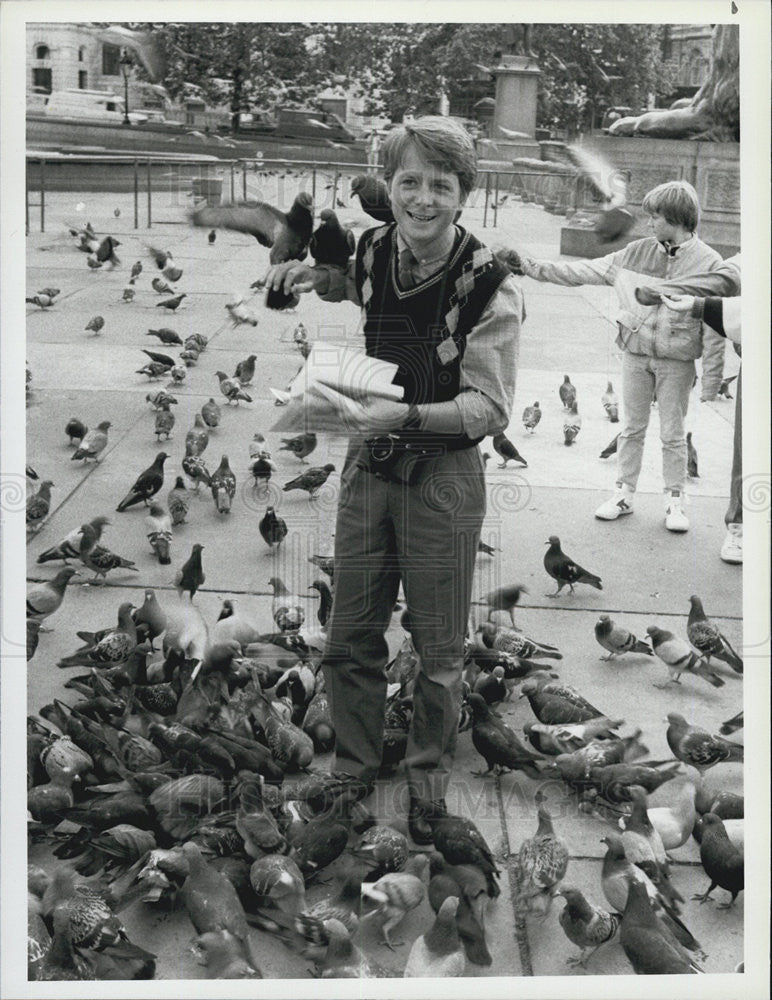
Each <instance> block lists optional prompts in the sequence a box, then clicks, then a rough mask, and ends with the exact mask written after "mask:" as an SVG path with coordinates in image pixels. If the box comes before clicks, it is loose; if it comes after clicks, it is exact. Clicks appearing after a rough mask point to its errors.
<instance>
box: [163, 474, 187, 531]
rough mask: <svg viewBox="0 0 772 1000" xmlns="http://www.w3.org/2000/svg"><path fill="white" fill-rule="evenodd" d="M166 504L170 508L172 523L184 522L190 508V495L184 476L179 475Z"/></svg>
mask: <svg viewBox="0 0 772 1000" xmlns="http://www.w3.org/2000/svg"><path fill="white" fill-rule="evenodd" d="M166 505H167V507H168V508H169V514H170V515H171V519H172V524H184V523H185V518H186V517H187V516H188V510H189V509H190V497H189V495H188V491H187V489H186V488H185V483H184V482H183V479H182V476H177V478H176V480H175V482H174V486H173V487H172V488H171V489H170V490H169V495H168V497H167V499H166Z"/></svg>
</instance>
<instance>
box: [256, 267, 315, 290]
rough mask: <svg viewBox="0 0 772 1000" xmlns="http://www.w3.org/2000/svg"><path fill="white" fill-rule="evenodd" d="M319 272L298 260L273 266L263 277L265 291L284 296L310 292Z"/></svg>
mask: <svg viewBox="0 0 772 1000" xmlns="http://www.w3.org/2000/svg"><path fill="white" fill-rule="evenodd" d="M319 276H320V272H319V271H316V270H315V269H314V268H313V267H309V265H308V264H301V262H300V261H299V260H288V261H285V262H284V263H283V264H274V265H273V267H271V268H269V270H268V272H267V274H266V276H265V287H266V289H267V291H271V289H274V290H275V291H283V292H284V293H285V295H291V294H292V292H311V291H313V289H314V282H315V279H316V278H317V277H319Z"/></svg>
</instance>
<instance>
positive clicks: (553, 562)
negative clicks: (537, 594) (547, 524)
mask: <svg viewBox="0 0 772 1000" xmlns="http://www.w3.org/2000/svg"><path fill="white" fill-rule="evenodd" d="M547 544H548V545H549V548H548V549H547V551H546V553H545V555H544V568H545V569H546V570H547V572H548V573H549V575H550V576H551V577H552V579H553V580H555V581H556V582H557V585H558V589H557V590H556V591H555V593H554V594H547V595H546V596H547V597H557V596H558V594H559V593H560V591H561V590H562V589H563V587H565V585H566V584H568V586H569V587H570V588H571V593H572V594H573V592H574V584H575V583H587V584H589V586H591V587H595V588H596V590H603V587H602V586H601V579H600V577H599V576H595V575H594V574H592V573H589V572H588V571H587V570H586V569H582V567H581V566H579V564H578V563H575V562H574V561H573V560H572V559H569V557H568V556H567V555H566V554H565V553H564V552H563V550H562V549H561V547H560V539H559V538H558V536H557V535H550V537H549V539H548V541H547Z"/></svg>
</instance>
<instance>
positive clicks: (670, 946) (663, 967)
mask: <svg viewBox="0 0 772 1000" xmlns="http://www.w3.org/2000/svg"><path fill="white" fill-rule="evenodd" d="M619 940H620V942H621V944H622V948H623V949H624V953H625V955H627V957H628V959H629V961H630V964H631V965H632V967H633V970H634V971H635V972H636V973H637V975H639V976H656V975H672V974H681V975H682V974H685V973H691V974H695V973H697V972H701V971H702V970H701V968H700V967H699V966H698V965H697V963H696V962H695V961H694V959H692V958H691V957H690V956H689V954H688V952H686V951H685V950H684V948H683V947H682V946H681V945H680V944H679V942H678V940H677V939H676V937H675V936H674V935H673V934H672V933H671V932H670V931H669V930H668V928H667V927H666V926H665V925H664V924H663V923H662V922H661V921H660V920H658V919H657V915H656V914H655V912H654V910H653V909H652V906H651V902H650V900H649V896H648V893H647V891H646V886H645V885H643V884H642V883H641V882H638V881H634V882H632V884H631V885H630V887H629V891H628V893H627V905H626V906H625V910H624V913H623V914H622V923H621V925H620V930H619Z"/></svg>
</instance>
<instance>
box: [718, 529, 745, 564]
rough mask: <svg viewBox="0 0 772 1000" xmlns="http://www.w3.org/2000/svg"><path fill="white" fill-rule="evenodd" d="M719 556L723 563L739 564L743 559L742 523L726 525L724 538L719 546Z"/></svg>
mask: <svg viewBox="0 0 772 1000" xmlns="http://www.w3.org/2000/svg"><path fill="white" fill-rule="evenodd" d="M721 558H722V559H723V560H724V562H725V563H732V564H733V565H735V566H736V565H738V564H739V565H741V564H742V561H743V526H742V524H728V525H727V526H726V538H725V539H724V544H723V545H722V546H721Z"/></svg>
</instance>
